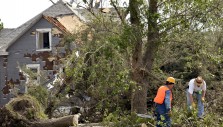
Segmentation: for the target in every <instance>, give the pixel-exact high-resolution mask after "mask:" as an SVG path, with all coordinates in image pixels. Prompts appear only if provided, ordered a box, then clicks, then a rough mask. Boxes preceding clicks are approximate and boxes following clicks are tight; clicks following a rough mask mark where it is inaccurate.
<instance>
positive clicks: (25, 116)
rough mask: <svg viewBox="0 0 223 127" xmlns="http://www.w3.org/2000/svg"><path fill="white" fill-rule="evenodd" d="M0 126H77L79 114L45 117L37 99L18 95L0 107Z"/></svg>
mask: <svg viewBox="0 0 223 127" xmlns="http://www.w3.org/2000/svg"><path fill="white" fill-rule="evenodd" d="M0 114H1V116H0V126H1V127H69V126H77V125H78V118H79V115H78V114H77V115H69V116H63V117H60V118H53V119H47V117H46V115H45V114H44V113H43V111H42V108H41V106H40V105H39V103H38V101H36V100H35V98H33V97H31V96H19V97H17V98H14V99H13V100H11V101H10V102H9V103H8V104H7V105H6V106H5V107H3V108H1V109H0Z"/></svg>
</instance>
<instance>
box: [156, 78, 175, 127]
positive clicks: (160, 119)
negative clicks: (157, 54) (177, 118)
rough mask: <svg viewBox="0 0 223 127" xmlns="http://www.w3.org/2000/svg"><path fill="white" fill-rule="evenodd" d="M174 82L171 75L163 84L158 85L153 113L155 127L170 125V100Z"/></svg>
mask: <svg viewBox="0 0 223 127" xmlns="http://www.w3.org/2000/svg"><path fill="white" fill-rule="evenodd" d="M174 84H175V79H174V78H173V77H168V78H167V80H166V83H165V85H163V86H160V87H159V89H158V91H157V94H156V97H155V98H154V102H155V113H156V119H157V124H156V126H157V127H170V126H171V119H170V115H171V101H172V98H173V97H172V91H171V90H172V88H173V86H174Z"/></svg>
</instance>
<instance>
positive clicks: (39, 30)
mask: <svg viewBox="0 0 223 127" xmlns="http://www.w3.org/2000/svg"><path fill="white" fill-rule="evenodd" d="M51 32H52V30H51V29H50V28H44V29H36V51H51V50H52V33H51ZM43 33H49V48H43V47H40V34H43ZM41 43H43V41H42V42H41Z"/></svg>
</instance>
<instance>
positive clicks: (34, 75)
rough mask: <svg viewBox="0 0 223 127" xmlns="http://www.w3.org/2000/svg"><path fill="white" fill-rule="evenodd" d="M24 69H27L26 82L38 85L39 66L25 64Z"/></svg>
mask: <svg viewBox="0 0 223 127" xmlns="http://www.w3.org/2000/svg"><path fill="white" fill-rule="evenodd" d="M26 68H27V69H29V72H28V73H27V75H28V77H27V81H28V82H30V80H31V81H32V82H33V81H34V82H35V83H37V84H39V83H40V76H39V73H40V65H39V64H27V65H26Z"/></svg>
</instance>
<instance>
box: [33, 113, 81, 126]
mask: <svg viewBox="0 0 223 127" xmlns="http://www.w3.org/2000/svg"><path fill="white" fill-rule="evenodd" d="M78 117H79V116H78V115H70V116H64V117H60V118H56V119H48V120H43V121H38V122H32V123H31V127H70V126H74V127H75V126H77V125H78Z"/></svg>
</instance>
